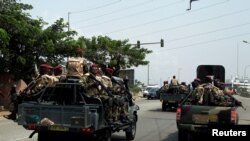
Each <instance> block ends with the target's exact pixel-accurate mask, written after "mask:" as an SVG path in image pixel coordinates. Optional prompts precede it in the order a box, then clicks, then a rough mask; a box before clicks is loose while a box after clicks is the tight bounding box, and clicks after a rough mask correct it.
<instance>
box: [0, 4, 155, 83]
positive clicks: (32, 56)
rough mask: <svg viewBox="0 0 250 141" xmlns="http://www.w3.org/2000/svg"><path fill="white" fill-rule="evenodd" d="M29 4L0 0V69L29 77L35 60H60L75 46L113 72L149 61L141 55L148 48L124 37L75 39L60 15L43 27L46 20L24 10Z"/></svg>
mask: <svg viewBox="0 0 250 141" xmlns="http://www.w3.org/2000/svg"><path fill="white" fill-rule="evenodd" d="M32 8H33V7H32V6H31V5H28V4H23V3H21V2H19V1H15V0H9V1H8V0H5V1H0V64H1V65H0V72H3V71H6V70H8V71H9V72H10V73H12V74H14V76H16V77H17V79H18V77H21V78H22V79H25V80H29V79H31V77H32V75H31V74H34V73H35V71H34V66H35V64H37V65H39V64H41V63H45V62H46V63H48V64H50V65H57V64H61V63H62V62H63V61H64V59H65V58H66V57H69V56H74V55H75V50H76V48H82V49H83V50H84V57H85V58H86V59H88V60H89V61H92V62H94V63H97V64H98V65H101V66H102V65H103V66H104V65H105V66H110V67H113V68H114V69H115V70H116V71H117V72H118V71H119V70H120V69H121V68H122V69H125V68H130V67H132V66H139V65H147V64H148V63H149V62H148V61H145V57H146V55H147V54H149V53H151V52H152V51H150V50H147V49H145V48H137V47H135V46H132V45H130V44H129V41H128V40H127V39H126V40H113V39H111V38H109V37H107V36H98V37H95V36H94V37H92V38H91V39H87V38H85V37H84V36H83V37H78V38H77V39H75V36H76V35H77V32H76V31H74V30H70V31H68V23H67V22H65V21H64V19H62V18H60V19H58V20H56V21H55V22H54V23H53V24H52V25H49V26H46V28H45V27H44V26H45V25H47V23H46V22H45V21H43V19H42V18H38V19H33V18H31V16H30V14H29V13H27V10H31V9H32ZM20 74H22V75H20Z"/></svg>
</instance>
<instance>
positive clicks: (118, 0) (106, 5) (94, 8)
mask: <svg viewBox="0 0 250 141" xmlns="http://www.w3.org/2000/svg"><path fill="white" fill-rule="evenodd" d="M119 2H121V0H117V1H115V2H111V3H107V4H104V5H100V6H97V7H93V8H89V9H86V10H80V11H73V12H70V13H71V14H76V13H82V12H88V11H93V10H96V9H100V8H105V7H108V6H110V5H114V4H116V3H119Z"/></svg>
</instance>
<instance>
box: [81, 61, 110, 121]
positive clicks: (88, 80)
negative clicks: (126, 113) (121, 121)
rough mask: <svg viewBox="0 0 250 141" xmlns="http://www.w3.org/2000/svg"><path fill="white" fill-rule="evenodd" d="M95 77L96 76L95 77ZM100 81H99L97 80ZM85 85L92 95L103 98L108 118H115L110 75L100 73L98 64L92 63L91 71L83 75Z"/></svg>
mask: <svg viewBox="0 0 250 141" xmlns="http://www.w3.org/2000/svg"><path fill="white" fill-rule="evenodd" d="M93 77H94V78H93ZM97 81H98V82H97ZM81 83H82V84H83V86H84V87H85V91H86V93H87V94H88V95H90V96H95V97H98V98H100V99H101V100H102V102H103V106H104V110H105V111H106V112H105V117H106V119H107V120H110V121H111V120H113V115H112V103H113V100H112V97H110V95H109V94H110V93H109V92H108V88H109V86H111V87H112V85H111V80H110V79H108V77H104V76H102V75H100V71H99V68H98V66H97V65H95V64H92V65H91V69H90V73H86V74H85V75H84V76H83V77H82V82H81Z"/></svg>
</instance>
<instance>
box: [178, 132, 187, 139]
mask: <svg viewBox="0 0 250 141" xmlns="http://www.w3.org/2000/svg"><path fill="white" fill-rule="evenodd" d="M178 141H188V133H187V132H185V131H183V130H178Z"/></svg>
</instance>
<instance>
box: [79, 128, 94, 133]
mask: <svg viewBox="0 0 250 141" xmlns="http://www.w3.org/2000/svg"><path fill="white" fill-rule="evenodd" d="M80 132H81V133H84V134H90V133H92V128H80Z"/></svg>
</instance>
